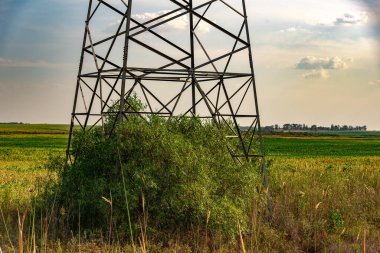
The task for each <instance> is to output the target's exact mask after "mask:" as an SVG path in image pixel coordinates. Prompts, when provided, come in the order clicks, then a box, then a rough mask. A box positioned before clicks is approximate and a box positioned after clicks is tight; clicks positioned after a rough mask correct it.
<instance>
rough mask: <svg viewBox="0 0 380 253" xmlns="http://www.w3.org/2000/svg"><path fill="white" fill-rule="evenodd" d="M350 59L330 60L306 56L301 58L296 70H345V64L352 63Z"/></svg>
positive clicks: (335, 57)
mask: <svg viewBox="0 0 380 253" xmlns="http://www.w3.org/2000/svg"><path fill="white" fill-rule="evenodd" d="M352 61H353V59H352V58H347V59H341V58H339V57H337V56H334V57H330V58H317V57H315V56H307V57H304V58H302V59H301V60H300V61H299V62H298V63H297V65H296V68H297V69H345V68H347V66H348V64H347V62H352Z"/></svg>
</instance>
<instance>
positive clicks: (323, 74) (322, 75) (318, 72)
mask: <svg viewBox="0 0 380 253" xmlns="http://www.w3.org/2000/svg"><path fill="white" fill-rule="evenodd" d="M303 77H304V78H305V79H328V78H329V77H330V74H329V72H328V71H327V70H325V69H323V68H320V69H314V70H313V71H311V72H308V73H306V74H304V75H303Z"/></svg>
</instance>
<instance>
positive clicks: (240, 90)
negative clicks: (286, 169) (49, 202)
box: [67, 0, 268, 186]
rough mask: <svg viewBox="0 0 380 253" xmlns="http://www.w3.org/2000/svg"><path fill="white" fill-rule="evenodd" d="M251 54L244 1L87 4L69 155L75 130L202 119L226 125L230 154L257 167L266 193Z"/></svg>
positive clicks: (96, 0) (101, 0)
mask: <svg viewBox="0 0 380 253" xmlns="http://www.w3.org/2000/svg"><path fill="white" fill-rule="evenodd" d="M144 5H145V6H144ZM251 50H252V49H251V42H250V37H249V32H248V21H247V10H246V6H245V0H154V1H148V0H137V1H133V0H89V5H88V12H87V17H86V22H85V31H84V39H83V47H82V52H81V58H80V66H79V73H78V77H77V83H76V90H75V99H74V105H73V111H72V117H71V127H70V136H69V143H68V148H67V154H68V156H70V149H71V139H72V138H71V137H72V134H73V128H74V125H78V126H79V127H80V129H82V130H83V131H89V130H90V129H91V128H93V127H94V126H98V125H103V124H104V122H105V121H106V119H110V118H113V119H114V121H115V122H114V123H115V124H116V123H117V121H122V120H124V119H125V120H128V117H129V116H130V115H132V114H134V115H140V116H141V117H143V118H146V116H147V115H159V116H162V117H166V118H168V119H169V118H171V117H173V116H178V115H184V116H189V117H198V118H201V119H204V120H211V121H213V122H214V123H216V125H217V126H219V127H220V126H222V125H223V126H224V128H225V129H226V130H224V132H227V134H226V136H223V137H222V138H225V140H226V146H227V149H226V152H227V151H228V152H229V153H230V154H231V156H232V157H233V158H234V159H235V161H237V162H242V161H244V160H257V161H259V162H260V164H261V169H262V171H263V174H264V180H265V185H266V186H268V181H267V172H266V165H265V164H266V163H265V156H264V150H263V143H262V136H261V132H260V118H259V110H258V102H257V94H256V86H255V76H254V70H253V62H252V51H251ZM131 96H137V98H138V99H139V100H141V102H142V103H143V104H145V105H146V107H145V108H144V109H137V108H134V105H133V104H131V103H129V101H130V99H129V98H130V97H131ZM115 104H117V105H118V106H117V108H116V109H115ZM110 116H113V117H110ZM115 124H114V125H115ZM112 131H113V130H111V132H110V133H107V134H112ZM215 148H220V147H215Z"/></svg>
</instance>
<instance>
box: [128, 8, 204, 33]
mask: <svg viewBox="0 0 380 253" xmlns="http://www.w3.org/2000/svg"><path fill="white" fill-rule="evenodd" d="M168 12H169V11H167V10H164V11H159V12H144V13H141V14H134V15H132V16H133V18H135V19H137V20H138V21H141V22H146V21H149V20H151V19H154V18H157V17H159V16H161V15H164V14H166V13H168ZM177 14H178V13H174V14H170V15H168V16H167V17H165V18H162V19H160V21H163V20H168V19H170V18H172V17H174V16H176V15H177ZM160 27H165V28H169V29H174V30H186V29H188V27H189V19H188V16H187V15H182V16H180V17H177V18H175V19H173V20H170V21H168V22H167V23H165V24H164V25H161V26H160ZM196 31H198V32H200V33H208V32H209V31H210V25H208V24H207V23H205V22H200V23H199V25H198V27H197V29H196Z"/></svg>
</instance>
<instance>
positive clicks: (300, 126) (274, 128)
mask: <svg viewBox="0 0 380 253" xmlns="http://www.w3.org/2000/svg"><path fill="white" fill-rule="evenodd" d="M291 130H298V131H321V130H322V131H367V126H366V125H364V126H351V125H334V124H331V126H329V127H326V126H317V125H311V126H308V125H306V124H288V123H287V124H283V125H282V126H280V125H278V124H275V125H271V126H265V127H264V131H265V132H268V131H291Z"/></svg>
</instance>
